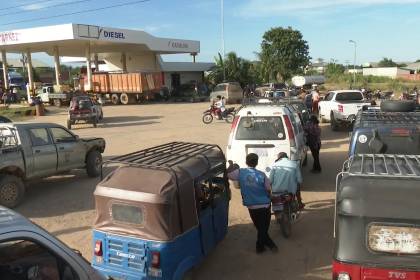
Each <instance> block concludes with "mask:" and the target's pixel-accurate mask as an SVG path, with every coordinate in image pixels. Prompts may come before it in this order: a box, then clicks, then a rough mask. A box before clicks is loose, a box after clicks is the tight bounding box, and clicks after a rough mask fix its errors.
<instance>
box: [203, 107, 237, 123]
mask: <svg viewBox="0 0 420 280" xmlns="http://www.w3.org/2000/svg"><path fill="white" fill-rule="evenodd" d="M218 112H219V109H218V108H216V106H213V105H212V106H210V108H209V109H208V110H206V111H204V112H203V123H205V124H209V123H211V122H212V121H213V119H214V118H216V119H218V120H225V121H226V122H227V123H232V122H233V119H234V118H235V108H233V107H231V108H226V110H225V111H224V112H223V113H222V114H221V118H220V115H219V114H218Z"/></svg>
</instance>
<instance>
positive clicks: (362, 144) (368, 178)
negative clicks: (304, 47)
mask: <svg viewBox="0 0 420 280" xmlns="http://www.w3.org/2000/svg"><path fill="white" fill-rule="evenodd" d="M415 106H416V105H415V102H412V101H405V102H403V101H383V102H382V103H381V106H380V107H378V106H365V107H364V108H362V110H361V111H359V113H358V114H357V117H356V120H355V124H354V127H353V131H352V133H351V140H350V145H349V156H350V157H349V159H348V160H347V161H346V162H345V163H344V164H343V168H342V171H341V172H340V173H339V174H338V175H337V180H336V203H335V217H334V242H335V249H334V254H333V269H332V274H333V279H334V280H350V279H352V280H359V279H360V280H361V279H418V278H419V277H420V266H419V253H420V250H419V248H420V245H419V244H420V230H419V227H420V221H419V218H418V215H417V214H415V213H417V210H419V203H418V195H419V194H418V191H419V190H418V187H419V186H420V138H419V135H420V131H419V124H420V111H417V110H416V107H415Z"/></svg>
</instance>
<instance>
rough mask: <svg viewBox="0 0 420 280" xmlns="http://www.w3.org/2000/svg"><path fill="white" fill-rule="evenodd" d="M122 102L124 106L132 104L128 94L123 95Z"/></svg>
mask: <svg viewBox="0 0 420 280" xmlns="http://www.w3.org/2000/svg"><path fill="white" fill-rule="evenodd" d="M120 102H121V104H124V105H127V104H129V103H130V98H129V97H128V94H127V93H121V95H120Z"/></svg>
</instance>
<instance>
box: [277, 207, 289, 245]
mask: <svg viewBox="0 0 420 280" xmlns="http://www.w3.org/2000/svg"><path fill="white" fill-rule="evenodd" d="M279 222H280V229H281V233H282V234H283V236H284V238H289V237H290V235H291V234H292V221H291V217H290V211H289V209H288V206H287V207H285V209H284V211H283V212H282V213H281V216H280V221H279Z"/></svg>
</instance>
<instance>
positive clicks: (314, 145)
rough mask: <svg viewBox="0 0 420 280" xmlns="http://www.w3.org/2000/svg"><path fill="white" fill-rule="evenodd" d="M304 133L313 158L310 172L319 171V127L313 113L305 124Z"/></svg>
mask: <svg viewBox="0 0 420 280" xmlns="http://www.w3.org/2000/svg"><path fill="white" fill-rule="evenodd" d="M305 133H306V140H307V144H308V146H309V149H310V150H311V153H312V157H313V158H314V164H313V167H312V170H311V172H312V173H320V172H321V164H320V162H319V151H320V150H321V128H320V127H319V121H318V118H317V117H316V116H315V115H312V116H311V118H310V119H309V121H308V123H307V124H306V125H305Z"/></svg>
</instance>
